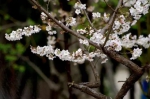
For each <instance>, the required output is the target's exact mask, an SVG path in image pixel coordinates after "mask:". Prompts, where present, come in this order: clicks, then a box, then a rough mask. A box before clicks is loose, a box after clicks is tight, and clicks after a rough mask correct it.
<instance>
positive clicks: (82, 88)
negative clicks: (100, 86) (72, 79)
mask: <svg viewBox="0 0 150 99" xmlns="http://www.w3.org/2000/svg"><path fill="white" fill-rule="evenodd" d="M68 85H69V86H70V87H73V88H76V89H79V90H80V91H82V92H84V93H87V94H88V95H91V96H93V97H95V98H97V99H112V98H111V97H107V96H105V95H103V94H102V93H98V92H96V91H95V90H93V89H91V88H89V87H87V86H84V85H79V84H74V83H68Z"/></svg>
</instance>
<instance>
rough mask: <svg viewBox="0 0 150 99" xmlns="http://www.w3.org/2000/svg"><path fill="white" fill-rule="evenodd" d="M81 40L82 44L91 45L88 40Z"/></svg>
mask: <svg viewBox="0 0 150 99" xmlns="http://www.w3.org/2000/svg"><path fill="white" fill-rule="evenodd" d="M79 42H80V43H81V44H84V45H86V46H89V42H88V40H82V39H79Z"/></svg>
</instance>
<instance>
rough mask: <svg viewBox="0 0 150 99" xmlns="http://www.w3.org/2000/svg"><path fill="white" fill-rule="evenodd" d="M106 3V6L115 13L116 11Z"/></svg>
mask: <svg viewBox="0 0 150 99" xmlns="http://www.w3.org/2000/svg"><path fill="white" fill-rule="evenodd" d="M104 2H105V3H106V5H107V6H108V7H109V8H110V9H111V10H112V11H114V12H115V10H114V9H113V8H112V7H111V6H110V5H109V4H108V3H107V2H106V0H104Z"/></svg>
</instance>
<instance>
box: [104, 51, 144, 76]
mask: <svg viewBox="0 0 150 99" xmlns="http://www.w3.org/2000/svg"><path fill="white" fill-rule="evenodd" d="M103 52H104V53H105V54H107V55H108V56H110V57H111V58H113V59H115V60H116V61H117V62H119V63H121V64H123V65H125V66H126V67H128V68H130V69H131V70H132V71H133V72H134V73H136V74H139V75H141V74H143V72H142V68H140V67H139V66H138V65H136V64H135V63H133V62H132V61H130V60H128V59H127V58H125V57H123V56H121V55H119V54H117V52H114V51H111V50H109V51H108V50H107V49H106V48H103Z"/></svg>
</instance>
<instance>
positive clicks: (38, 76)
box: [0, 0, 150, 99]
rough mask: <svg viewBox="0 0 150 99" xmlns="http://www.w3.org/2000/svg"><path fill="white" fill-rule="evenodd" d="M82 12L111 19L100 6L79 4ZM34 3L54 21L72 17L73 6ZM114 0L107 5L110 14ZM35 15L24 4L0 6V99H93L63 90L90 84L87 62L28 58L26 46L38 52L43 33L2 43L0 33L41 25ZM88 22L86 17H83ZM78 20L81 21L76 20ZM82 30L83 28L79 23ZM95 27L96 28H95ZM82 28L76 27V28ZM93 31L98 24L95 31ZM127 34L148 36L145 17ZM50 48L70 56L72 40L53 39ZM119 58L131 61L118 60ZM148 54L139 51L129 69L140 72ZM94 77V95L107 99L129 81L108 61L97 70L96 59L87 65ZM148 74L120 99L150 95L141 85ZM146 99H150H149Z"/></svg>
mask: <svg viewBox="0 0 150 99" xmlns="http://www.w3.org/2000/svg"><path fill="white" fill-rule="evenodd" d="M81 1H82V3H84V4H87V7H89V8H90V6H95V9H94V11H98V12H101V13H104V12H107V13H112V10H111V9H110V8H109V7H108V6H107V5H106V3H105V2H102V1H103V0H102V1H98V0H97V1H96V0H95V1H94V0H81ZM38 2H39V3H40V4H41V5H42V6H43V7H45V8H46V9H47V10H48V11H50V12H54V13H55V14H56V15H55V16H57V18H61V19H65V17H66V15H68V13H71V14H70V15H71V16H74V17H76V15H75V13H74V12H73V10H74V9H73V5H74V3H75V2H77V1H76V0H70V1H69V2H68V1H67V0H51V1H47V0H45V1H43V0H38ZM117 2H118V0H109V1H108V4H110V5H111V6H112V7H113V8H115V6H116V5H117ZM40 14H41V13H40V12H39V11H38V10H36V9H33V7H32V5H31V3H30V0H0V99H94V98H93V97H91V96H89V95H87V94H85V93H82V92H80V91H79V90H77V89H72V88H69V87H68V86H67V83H68V82H73V81H74V82H75V83H81V82H92V81H94V76H93V73H92V70H91V67H90V66H89V65H90V64H89V62H85V63H84V64H74V63H71V62H68V61H61V60H60V59H58V58H56V59H54V60H53V61H50V60H48V59H47V58H46V57H41V56H39V55H36V54H33V53H31V50H30V45H32V46H38V45H39V46H44V45H46V44H47V36H48V34H47V32H46V31H44V30H42V31H41V32H40V33H37V34H33V35H32V36H30V37H24V38H23V39H22V40H20V41H13V42H12V41H7V40H6V39H5V33H11V31H13V30H16V29H18V28H23V27H25V26H29V25H38V24H40V25H41V26H42V27H44V26H45V25H44V24H43V23H42V21H41V19H40ZM88 14H89V17H91V16H92V13H91V12H90V10H89V12H88ZM81 17H83V15H81ZM85 24H88V22H86V21H85ZM95 24H97V23H95ZM81 27H82V26H81ZM96 27H98V24H97V25H96ZM130 31H131V32H132V33H133V34H134V35H135V34H136V35H140V34H143V35H144V36H147V35H148V34H149V33H150V13H149V14H147V15H145V16H143V17H142V18H141V19H140V20H139V21H138V22H137V25H135V26H133V27H132V28H131V29H130ZM55 37H56V44H55V46H56V47H58V48H60V49H70V50H76V49H77V48H78V47H79V45H78V44H77V43H76V42H77V41H78V40H77V39H76V38H75V37H73V36H71V35H69V34H68V33H64V34H61V33H58V34H56V35H55ZM123 55H124V56H125V57H130V56H131V55H128V54H123ZM149 57H150V49H143V54H142V57H140V58H138V59H137V60H136V61H134V62H135V63H137V64H138V65H139V66H143V65H145V64H147V63H150V59H149ZM93 63H94V64H95V65H96V66H97V71H98V72H99V75H100V80H101V86H100V87H99V88H95V89H94V90H96V91H100V92H101V93H103V94H105V95H108V96H110V97H115V95H116V94H117V92H118V90H119V89H120V88H121V85H122V84H123V83H124V81H125V80H126V79H127V78H128V76H129V75H130V71H129V70H128V68H126V67H125V66H122V65H121V64H119V63H117V62H116V61H114V60H111V59H110V60H109V61H108V62H107V63H105V64H101V63H100V61H99V59H98V58H95V61H94V62H93ZM149 74H150V73H149V71H147V73H146V74H145V75H143V77H142V78H141V79H140V80H139V82H137V83H136V84H135V85H134V86H133V87H132V88H131V90H130V92H129V93H128V94H127V95H126V97H125V98H124V99H148V98H146V97H145V95H144V94H147V93H149V94H150V84H149V82H148V81H147V80H149V79H148V78H149V77H150V76H149ZM149 99H150V98H149Z"/></svg>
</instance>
